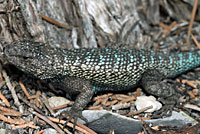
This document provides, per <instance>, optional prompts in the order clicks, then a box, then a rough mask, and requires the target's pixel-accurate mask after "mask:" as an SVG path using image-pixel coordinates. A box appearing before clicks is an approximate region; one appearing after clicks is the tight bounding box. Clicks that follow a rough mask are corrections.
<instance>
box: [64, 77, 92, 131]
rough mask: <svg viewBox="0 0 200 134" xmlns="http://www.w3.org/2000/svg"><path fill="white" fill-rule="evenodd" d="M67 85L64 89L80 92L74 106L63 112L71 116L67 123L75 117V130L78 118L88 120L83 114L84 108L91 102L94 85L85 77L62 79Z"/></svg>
mask: <svg viewBox="0 0 200 134" xmlns="http://www.w3.org/2000/svg"><path fill="white" fill-rule="evenodd" d="M62 82H63V83H65V84H64V86H65V87H63V88H64V89H63V90H64V91H66V92H76V93H78V95H77V97H76V100H75V102H74V104H73V105H72V108H71V109H70V110H69V111H65V112H64V113H63V114H64V116H62V118H63V117H66V116H69V118H68V119H67V121H66V123H67V122H69V121H70V120H71V119H72V118H74V126H73V130H75V126H76V122H77V119H78V118H80V119H82V120H84V121H86V122H87V119H85V118H84V117H83V116H82V111H83V109H84V108H85V107H86V106H87V104H88V103H89V102H90V100H91V98H92V96H93V94H94V90H93V85H92V84H91V83H90V82H89V81H86V80H83V79H79V78H76V79H73V78H66V79H64V80H63V81H62Z"/></svg>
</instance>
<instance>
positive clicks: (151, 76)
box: [141, 69, 180, 118]
mask: <svg viewBox="0 0 200 134" xmlns="http://www.w3.org/2000/svg"><path fill="white" fill-rule="evenodd" d="M164 78H165V76H164V74H162V72H160V71H159V70H156V69H155V70H148V71H146V72H145V73H144V74H143V76H142V79H141V85H142V86H143V88H144V89H145V91H146V92H147V93H149V94H152V95H155V96H157V97H159V100H160V101H161V102H162V103H163V104H164V106H163V108H162V109H161V110H159V111H156V112H155V113H154V116H153V118H159V117H161V116H170V115H171V112H172V108H173V106H174V105H175V104H176V103H177V101H178V99H179V97H178V95H180V94H179V93H178V92H176V86H175V84H173V83H170V82H169V81H167V80H166V79H164Z"/></svg>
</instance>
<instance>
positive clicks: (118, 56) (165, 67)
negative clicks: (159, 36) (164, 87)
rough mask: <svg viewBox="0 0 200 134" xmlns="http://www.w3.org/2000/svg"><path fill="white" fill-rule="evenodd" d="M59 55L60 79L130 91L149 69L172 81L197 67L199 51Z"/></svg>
mask: <svg viewBox="0 0 200 134" xmlns="http://www.w3.org/2000/svg"><path fill="white" fill-rule="evenodd" d="M62 54H63V56H64V72H63V75H66V76H73V77H79V78H83V79H88V80H91V81H92V83H93V84H94V85H97V87H98V86H99V85H100V86H101V85H105V86H106V87H119V88H130V87H133V86H135V85H136V84H137V82H138V81H139V80H140V78H141V77H142V74H143V73H144V72H145V71H148V70H149V69H157V70H159V71H160V72H161V73H163V74H164V75H165V76H166V77H174V76H176V75H178V74H180V73H182V72H184V71H187V70H188V69H192V68H194V67H196V66H198V65H200V51H194V52H183V53H165V52H154V51H145V50H135V49H129V50H128V49H75V50H63V52H62ZM97 89H98V88H97ZM99 89H102V88H99Z"/></svg>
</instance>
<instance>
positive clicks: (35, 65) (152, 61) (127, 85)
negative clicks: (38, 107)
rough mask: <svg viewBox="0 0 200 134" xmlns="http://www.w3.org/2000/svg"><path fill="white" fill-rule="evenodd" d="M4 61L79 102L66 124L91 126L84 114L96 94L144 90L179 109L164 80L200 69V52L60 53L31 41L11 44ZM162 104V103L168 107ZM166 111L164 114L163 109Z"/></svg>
mask: <svg viewBox="0 0 200 134" xmlns="http://www.w3.org/2000/svg"><path fill="white" fill-rule="evenodd" d="M3 55H4V57H5V58H6V59H7V61H8V62H9V63H10V64H13V65H15V66H16V67H17V68H19V69H20V70H22V71H24V72H25V73H28V74H32V75H33V76H35V77H37V78H39V79H44V80H46V79H47V80H51V82H52V83H53V84H54V85H56V87H57V88H60V89H62V90H64V91H65V92H70V93H75V94H77V97H76V99H75V102H74V104H73V105H72V108H71V109H70V111H67V112H65V114H66V116H67V115H69V117H70V118H68V120H67V122H69V121H70V120H71V119H72V118H74V120H75V122H74V127H75V125H76V121H77V118H81V119H83V120H85V121H87V120H86V119H85V118H84V117H83V116H82V111H83V110H84V108H85V107H86V106H87V104H88V102H89V101H90V100H91V98H92V96H93V95H94V94H95V93H96V92H101V91H122V90H127V89H132V88H134V87H136V86H138V85H141V86H142V87H143V88H144V89H145V91H146V92H147V93H149V94H152V95H155V96H157V97H161V98H164V100H165V102H167V103H166V104H165V105H166V106H167V105H171V103H173V104H174V103H176V101H177V94H178V93H177V92H176V91H175V90H174V86H173V85H172V84H171V83H167V82H166V81H165V79H168V78H174V77H176V76H177V75H179V74H181V73H183V72H186V71H188V70H190V69H193V68H195V67H197V66H199V65H200V50H194V51H191V52H173V53H172V52H156V51H150V50H138V49H112V48H82V49H71V50H68V49H60V48H54V47H50V46H49V45H48V44H45V43H40V42H34V41H30V40H22V41H15V42H13V43H10V44H7V45H6V46H5V47H4V49H3ZM165 102H163V103H165ZM163 109H164V108H163Z"/></svg>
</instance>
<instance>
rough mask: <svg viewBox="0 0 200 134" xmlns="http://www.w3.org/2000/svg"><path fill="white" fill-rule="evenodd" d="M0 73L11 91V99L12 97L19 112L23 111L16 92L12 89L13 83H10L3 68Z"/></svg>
mask: <svg viewBox="0 0 200 134" xmlns="http://www.w3.org/2000/svg"><path fill="white" fill-rule="evenodd" d="M2 74H3V77H4V79H5V81H6V85H7V87H8V89H9V90H10V92H11V94H12V96H13V99H14V102H15V104H16V106H18V107H19V111H20V113H23V111H24V110H23V106H22V105H21V103H20V102H19V99H18V97H17V94H16V92H15V90H14V89H15V84H14V85H12V84H11V82H10V79H9V77H8V75H7V73H6V71H5V70H2Z"/></svg>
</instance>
